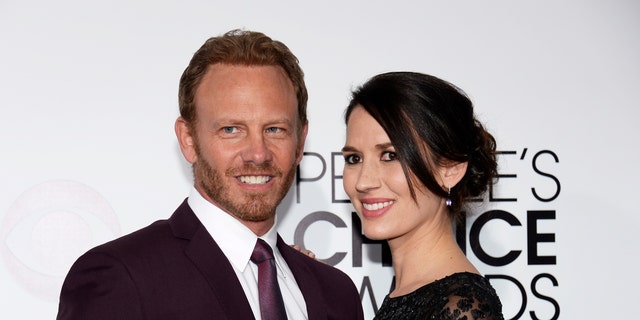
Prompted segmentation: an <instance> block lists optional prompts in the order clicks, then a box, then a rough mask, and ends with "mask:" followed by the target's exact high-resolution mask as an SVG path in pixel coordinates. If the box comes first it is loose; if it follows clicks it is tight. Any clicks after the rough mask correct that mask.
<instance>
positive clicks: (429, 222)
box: [342, 106, 447, 240]
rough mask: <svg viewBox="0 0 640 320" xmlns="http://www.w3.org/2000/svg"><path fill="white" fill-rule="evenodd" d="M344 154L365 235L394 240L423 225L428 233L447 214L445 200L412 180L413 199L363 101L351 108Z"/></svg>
mask: <svg viewBox="0 0 640 320" xmlns="http://www.w3.org/2000/svg"><path fill="white" fill-rule="evenodd" d="M342 154H343V156H344V158H345V166H344V171H343V185H344V190H345V191H346V193H347V194H348V195H349V198H350V199H351V202H352V204H353V206H354V207H355V210H356V212H357V213H358V216H359V217H360V220H361V221H362V228H363V231H364V234H365V235H366V236H367V238H369V239H376V240H382V239H388V240H391V239H395V238H398V237H404V236H407V235H412V234H417V233H419V232H421V231H419V230H423V231H425V232H428V231H429V228H433V227H436V226H437V225H438V224H440V223H441V221H440V220H438V219H441V218H442V217H443V216H444V217H446V216H447V215H446V210H444V209H445V208H444V200H443V199H442V198H440V197H437V196H435V195H433V194H432V193H430V192H428V191H427V189H426V188H425V187H424V186H422V185H420V184H418V183H414V190H415V192H416V201H414V200H413V198H412V197H411V192H410V190H409V185H408V183H407V180H406V178H405V175H404V173H403V171H402V166H401V165H400V161H398V159H397V158H396V150H395V148H394V146H393V145H392V144H391V141H390V139H389V136H388V135H387V134H386V132H385V131H384V129H382V127H381V126H380V124H378V122H377V121H376V120H375V119H374V118H373V117H372V116H371V115H369V113H367V112H366V111H365V110H364V108H363V107H361V106H357V107H356V108H355V109H354V110H353V111H352V113H351V115H350V117H349V120H348V122H347V141H346V143H345V146H344V148H343V149H342ZM414 181H416V180H415V179H414ZM436 213H438V214H436ZM436 217H438V218H436ZM436 220H438V221H436Z"/></svg>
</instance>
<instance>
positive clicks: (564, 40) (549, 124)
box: [0, 0, 640, 319]
mask: <svg viewBox="0 0 640 320" xmlns="http://www.w3.org/2000/svg"><path fill="white" fill-rule="evenodd" d="M233 28H246V29H251V30H258V31H262V32H264V33H266V34H268V35H269V36H271V37H273V38H275V39H278V40H281V41H283V42H284V43H286V44H287V45H288V46H289V47H290V48H291V49H292V51H293V52H294V53H295V54H296V55H297V56H298V58H299V59H300V61H301V64H302V66H303V69H304V70H305V72H306V80H307V85H308V88H309V92H310V102H309V117H310V121H311V123H310V133H309V137H308V140H307V144H306V150H307V152H308V153H307V155H306V156H305V158H304V160H303V162H302V164H301V166H300V170H301V171H300V175H299V178H300V179H301V181H300V183H299V184H297V185H296V186H294V187H293V188H292V190H291V192H290V194H289V196H288V197H287V199H286V200H285V203H284V205H283V207H282V209H281V210H280V212H279V215H280V222H281V227H280V230H281V233H282V235H283V236H284V238H285V240H286V241H288V242H290V243H293V242H294V239H295V241H297V242H300V241H302V242H304V244H305V245H306V246H307V247H309V248H310V249H312V250H313V251H314V252H316V253H317V255H318V256H319V257H320V258H323V259H328V258H330V257H333V258H332V259H333V260H331V261H333V262H332V263H336V267H338V268H341V269H342V270H344V271H345V272H347V273H348V274H349V275H350V276H351V277H352V279H353V281H354V282H355V283H356V286H357V287H358V288H359V289H360V290H361V292H362V295H363V306H364V310H365V314H366V316H367V317H368V318H371V317H372V316H373V312H374V309H375V307H376V306H379V305H380V303H381V302H382V299H383V298H384V295H385V294H386V292H387V291H388V288H389V286H390V284H391V277H392V270H391V267H389V266H384V265H383V263H382V262H381V259H382V256H381V254H380V252H381V246H379V245H377V244H364V245H361V244H359V241H360V240H359V239H360V238H359V237H354V236H353V234H354V233H356V234H357V233H359V230H358V229H357V225H354V224H353V220H352V215H351V208H350V205H349V204H348V203H343V202H340V200H344V199H346V197H345V195H344V193H343V192H342V191H341V181H340V179H339V177H338V176H339V175H340V174H341V171H342V167H341V166H342V163H341V160H340V157H339V156H333V155H332V153H333V152H337V151H339V150H340V148H341V147H342V143H343V140H344V125H343V120H342V112H343V110H344V107H345V106H346V104H347V102H348V98H349V92H350V89H351V88H353V87H354V86H357V85H359V84H361V83H362V82H364V81H365V80H366V79H367V78H369V77H370V76H372V75H374V74H377V73H380V72H385V71H391V70H412V71H419V72H425V73H430V74H433V75H436V76H439V77H441V78H444V79H446V80H449V81H451V82H453V83H454V84H456V85H458V86H460V87H461V88H463V89H464V90H465V91H467V93H468V94H469V95H470V97H471V98H472V100H473V101H474V103H475V104H476V111H477V113H478V114H479V116H480V118H481V119H482V120H483V121H484V122H485V123H486V124H487V126H488V128H489V129H490V130H492V131H493V133H494V134H495V136H496V137H497V140H498V144H499V149H500V150H501V151H503V152H504V153H503V154H501V156H500V174H501V175H503V179H502V180H501V181H500V182H499V184H498V186H497V187H496V189H495V190H493V195H492V197H491V199H490V200H491V201H490V202H489V203H488V205H486V206H484V207H478V208H476V209H475V210H474V212H475V215H473V216H472V217H470V218H469V220H468V221H467V228H466V230H464V234H465V238H466V241H465V245H466V247H467V253H468V256H469V257H470V258H471V259H472V261H473V262H474V263H475V264H476V265H477V267H478V268H479V269H480V270H481V272H483V273H485V274H487V275H488V276H490V277H493V279H492V283H493V284H494V286H495V287H496V289H497V290H498V293H499V294H500V296H501V298H502V301H503V304H504V312H505V316H506V317H508V318H513V317H516V316H520V318H522V319H532V318H534V317H535V318H538V319H553V318H558V316H559V318H560V319H602V318H608V319H616V318H623V317H627V315H628V311H627V310H626V309H627V308H626V307H627V306H633V305H635V303H636V302H637V299H638V298H639V296H638V294H637V293H636V291H637V288H638V286H640V280H639V279H638V272H637V270H636V269H637V265H638V246H637V245H638V240H637V237H636V234H637V232H636V230H637V229H638V226H639V225H640V218H639V217H638V215H637V214H638V212H637V209H635V208H636V205H635V201H634V199H635V189H633V186H634V184H633V182H636V181H638V179H639V178H640V176H639V174H638V170H637V168H636V158H637V157H638V156H639V152H638V150H637V149H638V142H637V139H638V138H639V137H640V129H639V127H638V125H637V124H636V123H635V122H636V121H637V119H638V116H639V115H640V112H639V111H638V107H639V105H638V101H639V98H640V97H639V95H640V59H638V57H640V32H639V31H640V4H638V3H637V2H636V1H632V0H627V1H624V0H613V1H576V0H573V1H561V2H558V1H480V2H479V1H448V2H446V3H445V2H444V1H442V2H435V1H433V2H431V1H402V0H400V1H394V2H393V4H392V3H391V2H390V1H315V2H310V1H291V0H284V1H277V2H276V1H273V2H271V3H269V2H267V1H255V2H247V1H219V2H215V1H149V0H147V1H145V0H127V1H123V0H115V1H101V2H91V1H79V0H78V1H71V0H58V1H42V0H32V1H16V0H0V48H1V50H0V103H1V106H2V107H1V111H0V112H1V115H2V116H1V117H0V124H1V125H0V142H1V144H0V147H1V150H2V157H1V159H2V160H0V161H1V162H0V164H1V165H0V260H2V262H0V318H3V319H52V318H54V317H55V314H56V311H57V296H58V292H59V289H60V285H61V283H62V280H63V277H64V276H65V274H66V272H67V270H68V268H69V267H70V265H71V263H72V262H73V261H74V260H75V259H76V257H77V256H78V255H80V254H81V253H82V252H84V251H85V250H87V249H88V248H89V247H92V246H94V245H97V244H99V243H102V242H105V241H107V240H110V239H113V238H115V237H117V236H119V235H122V234H125V233H128V232H131V231H133V230H135V229H138V228H141V227H143V226H146V225H147V224H149V223H151V222H152V221H155V220H157V219H164V218H166V217H168V216H169V215H170V214H171V213H172V212H173V210H174V209H175V208H176V206H177V205H178V204H179V203H180V202H181V201H182V200H183V199H184V197H186V195H187V193H188V190H189V185H190V183H191V176H190V169H189V166H188V165H187V164H186V163H185V161H184V160H183V159H182V157H181V155H180V152H179V149H178V145H177V142H176V140H175V137H174V134H173V122H174V120H175V118H176V117H177V115H178V111H177V110H178V109H177V84H178V79H179V76H180V74H181V72H182V70H183V69H184V68H185V67H186V65H187V63H188V61H189V59H190V58H191V55H192V54H193V52H194V51H195V50H196V49H197V48H198V47H199V46H200V45H201V44H202V43H203V42H204V40H205V39H206V38H208V37H210V36H214V35H218V34H221V33H223V32H225V31H227V30H229V29H233ZM488 211H493V212H494V215H493V216H488V215H481V214H483V213H485V212H488ZM485 222H486V223H485ZM480 231H481V232H480ZM474 243H479V248H480V249H481V250H480V251H478V250H472V249H471V246H472V245H473V244H474ZM482 252H484V253H485V255H483V254H482ZM509 254H512V256H511V255H509ZM491 257H494V258H500V257H503V259H493V260H492V259H491ZM510 257H511V258H510ZM521 290H522V291H523V292H522V293H521Z"/></svg>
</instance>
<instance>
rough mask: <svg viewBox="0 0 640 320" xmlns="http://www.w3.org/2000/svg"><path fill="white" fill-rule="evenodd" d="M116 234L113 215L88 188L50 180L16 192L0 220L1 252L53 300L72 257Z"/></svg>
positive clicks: (35, 290)
mask: <svg viewBox="0 0 640 320" xmlns="http://www.w3.org/2000/svg"><path fill="white" fill-rule="evenodd" d="M119 234H120V224H119V222H118V217H117V216H116V214H115V212H114V211H113V209H112V208H111V206H110V205H109V203H108V202H107V201H106V200H105V199H104V198H103V197H102V196H101V195H100V194H99V193H98V192H96V191H95V190H93V189H92V188H90V187H88V186H86V185H84V184H82V183H79V182H74V181H67V180H55V181H47V182H44V183H42V184H39V185H36V186H34V187H32V188H31V189H29V190H27V191H25V192H24V193H23V194H22V195H20V196H19V197H18V198H17V199H16V200H15V202H14V203H13V204H12V206H11V207H10V208H9V210H8V211H7V213H6V215H5V217H4V219H3V220H2V223H1V224H0V239H2V240H3V241H1V242H0V254H2V258H3V260H4V262H5V264H6V265H7V268H8V270H9V272H10V273H11V275H12V276H13V277H14V278H15V279H16V281H17V282H18V283H19V284H20V285H21V286H23V287H24V288H25V289H26V290H27V291H29V292H30V293H32V294H34V295H35V296H38V297H40V298H42V299H44V300H49V301H57V299H58V296H59V294H60V287H61V285H62V281H63V280H64V277H65V276H66V273H67V271H68V270H69V268H70V267H71V265H72V264H73V262H74V261H75V260H76V259H77V258H78V257H79V256H80V255H81V254H82V253H84V252H85V251H86V250H88V249H89V248H90V247H93V246H95V245H96V244H99V243H102V242H105V241H107V240H110V239H113V238H114V237H115V236H117V235H119Z"/></svg>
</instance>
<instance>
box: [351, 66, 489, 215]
mask: <svg viewBox="0 0 640 320" xmlns="http://www.w3.org/2000/svg"><path fill="white" fill-rule="evenodd" d="M356 106H362V107H363V108H364V109H365V110H366V111H367V112H368V113H369V114H370V115H371V116H372V117H373V118H374V119H375V120H376V121H377V122H378V123H379V124H380V126H382V128H383V129H384V131H385V132H386V133H387V135H388V136H389V138H390V140H391V143H392V144H393V146H394V147H395V150H396V154H397V156H398V159H399V161H400V163H401V165H402V169H403V171H404V174H405V177H406V178H407V183H408V184H409V189H410V190H411V195H412V197H413V198H414V200H415V197H416V195H415V188H414V185H415V183H417V182H419V183H421V184H422V185H424V186H425V187H426V188H427V189H428V190H429V191H431V193H433V194H435V195H437V196H440V197H449V198H450V199H451V200H452V205H451V207H450V212H451V214H452V215H455V218H456V219H461V218H462V217H463V216H462V214H461V213H460V212H461V209H462V207H463V205H464V203H465V200H467V199H469V198H471V197H477V196H480V195H482V194H483V193H484V192H485V191H486V190H487V188H488V186H489V185H491V184H492V183H493V179H494V178H495V177H496V176H497V175H496V174H497V162H496V156H495V150H496V142H495V139H494V138H493V136H492V135H491V134H490V133H489V132H487V131H486V130H485V129H484V127H483V125H482V124H481V123H480V122H479V121H478V120H477V119H476V118H475V115H474V113H473V105H472V103H471V101H470V100H469V98H468V97H467V95H466V94H465V93H464V92H463V91H462V90H461V89H459V88H458V87H456V86H454V85H453V84H451V83H449V82H447V81H444V80H442V79H439V78H437V77H434V76H430V75H427V74H422V73H415V72H390V73H384V74H380V75H377V76H375V77H373V78H371V79H369V81H367V82H366V83H365V84H364V85H362V86H361V87H359V88H357V89H356V90H355V91H354V92H353V94H352V99H351V102H350V103H349V106H348V107H347V110H346V112H345V122H348V121H349V116H350V115H351V112H352V111H353V109H354V108H355V107H356ZM459 162H467V163H468V164H467V171H466V173H465V175H464V177H463V178H462V180H461V181H460V182H459V183H458V184H457V185H456V187H455V188H452V189H451V194H450V195H448V190H446V187H447V186H440V185H439V184H438V181H437V180H436V178H435V174H434V172H435V169H436V167H437V166H447V165H451V164H454V163H459ZM412 174H413V176H414V177H415V179H417V181H416V180H414V179H413V178H412Z"/></svg>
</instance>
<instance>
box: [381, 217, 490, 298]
mask: <svg viewBox="0 0 640 320" xmlns="http://www.w3.org/2000/svg"><path fill="white" fill-rule="evenodd" d="M389 247H390V249H391V255H392V258H393V268H394V271H395V276H396V286H395V289H394V290H393V292H392V293H391V296H392V297H397V296H401V295H405V294H408V293H410V292H413V291H415V290H416V289H418V288H420V287H422V286H424V285H426V284H428V283H431V282H433V281H436V280H438V279H442V278H444V277H446V276H448V275H451V274H454V273H458V272H472V273H479V272H478V270H477V269H476V268H475V267H474V266H473V265H472V264H471V262H469V260H468V259H467V258H466V256H465V255H464V253H463V252H462V250H461V249H460V247H459V246H458V243H457V242H456V240H455V237H454V234H453V228H452V227H451V224H450V223H443V224H441V225H440V226H435V227H432V228H430V229H429V230H423V232H418V233H416V234H413V235H406V236H405V237H402V238H396V239H390V240H389Z"/></svg>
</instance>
